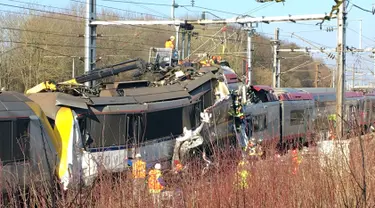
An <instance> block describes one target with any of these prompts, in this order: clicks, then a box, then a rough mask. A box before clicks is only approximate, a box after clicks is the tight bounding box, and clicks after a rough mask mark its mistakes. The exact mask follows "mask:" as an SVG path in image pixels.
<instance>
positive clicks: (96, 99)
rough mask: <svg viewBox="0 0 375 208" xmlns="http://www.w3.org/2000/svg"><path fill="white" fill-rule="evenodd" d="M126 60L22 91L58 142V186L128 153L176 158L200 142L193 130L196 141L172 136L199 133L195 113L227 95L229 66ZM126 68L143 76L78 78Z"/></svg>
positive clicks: (114, 168) (86, 178)
mask: <svg viewBox="0 0 375 208" xmlns="http://www.w3.org/2000/svg"><path fill="white" fill-rule="evenodd" d="M134 62H136V63H135V64H131V63H132V61H128V62H124V63H123V64H118V65H114V66H112V67H109V68H105V69H101V70H94V71H93V72H91V73H90V74H86V75H83V76H80V77H76V78H75V79H73V80H70V81H68V82H63V83H58V84H56V85H52V87H51V86H48V85H46V84H44V85H43V83H42V84H40V85H38V86H36V87H34V88H32V89H30V90H29V91H28V94H29V95H28V97H29V99H31V100H33V101H34V102H36V103H38V104H39V105H40V106H41V107H42V109H44V111H45V113H46V115H47V117H48V119H49V121H50V123H51V125H52V127H53V129H54V131H55V138H53V140H55V142H58V143H59V144H61V152H60V153H59V156H60V163H59V165H58V171H57V176H58V178H59V179H60V181H61V183H62V184H63V186H64V188H65V189H67V188H68V187H70V186H71V185H75V184H78V182H79V181H83V182H84V183H85V184H86V185H88V184H90V183H92V182H93V180H94V179H95V177H96V176H97V175H98V174H99V173H100V172H101V171H108V172H120V171H123V170H125V169H127V161H128V160H131V159H133V158H134V156H135V154H136V153H141V154H142V155H143V158H144V159H145V161H146V162H147V163H148V164H150V165H152V164H153V163H156V162H162V163H163V162H164V164H165V166H164V167H168V166H170V165H171V164H170V161H171V160H172V159H180V158H183V157H184V155H183V154H185V153H188V152H189V151H186V150H189V149H191V148H195V147H197V146H200V145H201V143H202V137H201V136H198V137H197V138H196V140H195V141H196V145H195V144H192V143H194V141H193V140H194V139H192V138H191V137H189V139H188V140H189V141H190V145H186V144H187V143H184V148H181V146H179V143H178V142H176V141H177V139H178V138H180V141H181V138H182V137H184V136H186V134H187V132H189V131H195V132H197V133H198V134H199V131H200V129H202V126H203V123H202V122H201V113H203V112H204V110H205V109H207V108H209V107H210V106H212V105H215V103H218V102H220V101H222V100H223V98H224V97H225V96H226V95H228V89H227V84H228V81H229V79H230V76H228V74H229V75H230V74H231V73H228V72H225V73H224V72H223V69H222V68H221V67H213V68H209V69H207V68H206V69H201V70H199V69H198V70H194V69H192V68H191V67H190V68H180V67H175V68H170V69H168V70H166V71H165V72H162V73H160V72H158V71H156V72H155V71H150V68H148V69H147V68H146V69H145V65H144V64H140V63H137V62H139V60H134ZM129 64H130V65H129ZM124 65H125V66H124ZM129 70H137V74H138V75H137V76H139V74H142V75H144V76H140V77H139V78H138V80H133V81H126V82H114V83H99V84H97V85H96V86H98V87H97V88H86V87H85V86H84V85H82V83H84V82H87V81H98V78H104V77H106V76H109V75H113V74H118V73H120V72H123V71H129ZM147 73H148V75H147ZM49 83H52V82H49ZM223 113H224V112H223ZM176 138H177V139H176ZM176 146H177V147H176ZM186 148H187V149H186Z"/></svg>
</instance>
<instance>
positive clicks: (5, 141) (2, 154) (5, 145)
mask: <svg viewBox="0 0 375 208" xmlns="http://www.w3.org/2000/svg"><path fill="white" fill-rule="evenodd" d="M0 135H1V139H0V160H1V162H2V163H3V164H6V163H8V162H11V161H12V148H11V147H12V140H13V139H12V121H0Z"/></svg>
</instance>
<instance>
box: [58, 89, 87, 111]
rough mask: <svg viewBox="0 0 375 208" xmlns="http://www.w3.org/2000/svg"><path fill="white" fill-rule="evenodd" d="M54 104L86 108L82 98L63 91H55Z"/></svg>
mask: <svg viewBox="0 0 375 208" xmlns="http://www.w3.org/2000/svg"><path fill="white" fill-rule="evenodd" d="M56 106H66V107H73V108H81V109H88V107H87V104H86V102H85V100H84V99H82V98H80V97H75V96H72V95H69V94H65V93H57V95H56Z"/></svg>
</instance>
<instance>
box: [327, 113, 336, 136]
mask: <svg viewBox="0 0 375 208" xmlns="http://www.w3.org/2000/svg"><path fill="white" fill-rule="evenodd" d="M328 125H329V135H328V139H329V140H335V139H336V134H335V130H336V114H330V115H329V116H328Z"/></svg>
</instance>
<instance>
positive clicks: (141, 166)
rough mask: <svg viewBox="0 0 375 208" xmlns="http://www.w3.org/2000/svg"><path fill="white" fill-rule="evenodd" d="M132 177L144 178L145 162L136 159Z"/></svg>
mask: <svg viewBox="0 0 375 208" xmlns="http://www.w3.org/2000/svg"><path fill="white" fill-rule="evenodd" d="M133 177H134V178H146V163H145V162H143V161H142V160H137V161H136V162H135V163H134V165H133Z"/></svg>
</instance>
